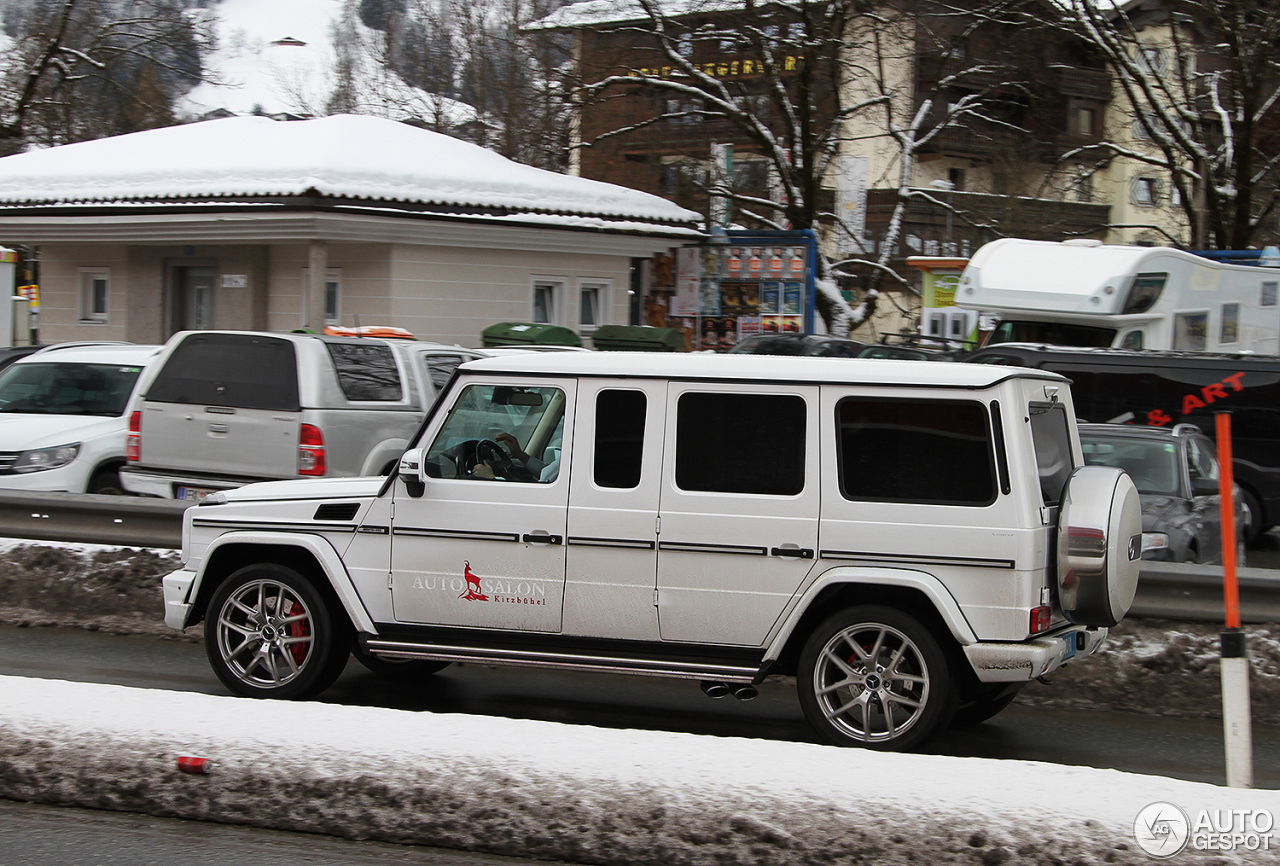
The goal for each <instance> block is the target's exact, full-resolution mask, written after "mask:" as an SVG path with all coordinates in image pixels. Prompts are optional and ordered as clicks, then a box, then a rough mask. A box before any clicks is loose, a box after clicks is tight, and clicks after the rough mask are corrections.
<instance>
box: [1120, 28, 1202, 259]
mask: <svg viewBox="0 0 1280 866" xmlns="http://www.w3.org/2000/svg"><path fill="white" fill-rule="evenodd" d="M1141 38H1142V42H1143V45H1144V46H1145V48H1146V49H1147V50H1150V51H1152V52H1156V53H1158V55H1159V56H1160V57H1162V58H1163V62H1164V63H1165V64H1167V68H1168V69H1170V70H1172V68H1173V66H1174V65H1175V64H1176V62H1177V58H1178V54H1177V52H1175V50H1174V47H1173V42H1172V34H1171V33H1170V29H1169V27H1168V26H1167V24H1158V25H1154V26H1147V27H1145V28H1144V29H1143V30H1142V34H1141ZM1185 38H1186V37H1184V40H1185ZM1170 74H1172V73H1170ZM1138 110H1142V109H1141V108H1135V106H1134V105H1133V104H1132V103H1131V102H1130V101H1129V99H1128V97H1127V96H1126V95H1125V93H1124V91H1123V88H1122V87H1121V86H1120V82H1119V81H1117V82H1116V85H1115V99H1113V100H1112V102H1111V106H1110V111H1109V112H1108V116H1107V127H1108V132H1109V134H1110V136H1111V138H1112V140H1113V141H1115V142H1116V144H1117V145H1119V146H1121V147H1124V148H1127V149H1131V150H1133V151H1135V152H1137V153H1149V154H1151V156H1152V157H1153V158H1156V159H1163V155H1162V154H1161V153H1160V151H1159V149H1158V148H1157V147H1156V146H1155V144H1154V143H1153V142H1151V141H1149V140H1145V139H1143V138H1142V137H1140V135H1139V134H1137V133H1138V129H1137V127H1138V124H1137V122H1136V120H1135V118H1136V111H1138ZM1150 181H1154V182H1155V183H1156V184H1157V185H1158V187H1159V189H1158V196H1157V198H1156V201H1154V202H1148V201H1145V200H1144V199H1145V195H1144V194H1141V193H1139V186H1140V185H1148V183H1149V182H1150ZM1099 184H1100V185H1101V186H1102V187H1104V189H1105V192H1104V193H1103V195H1104V196H1105V197H1106V200H1107V201H1109V202H1111V222H1112V223H1113V224H1114V225H1116V226H1131V227H1129V228H1113V229H1112V230H1111V232H1110V234H1109V236H1108V237H1107V241H1108V242H1109V243H1117V244H1133V243H1142V244H1146V245H1155V246H1168V245H1171V244H1172V243H1174V240H1175V239H1176V240H1177V241H1179V242H1182V243H1186V242H1188V241H1189V240H1190V237H1191V233H1190V231H1189V228H1188V226H1187V223H1186V219H1185V217H1184V215H1183V213H1182V210H1181V208H1180V207H1179V206H1177V205H1176V203H1175V200H1174V199H1173V196H1172V193H1173V184H1172V178H1171V177H1170V176H1169V172H1168V171H1165V170H1163V169H1160V168H1158V167H1156V166H1152V165H1148V164H1146V163H1143V162H1140V161H1138V160H1135V159H1129V158H1126V157H1117V158H1115V159H1113V160H1112V161H1111V164H1110V165H1109V166H1108V167H1107V169H1106V170H1105V171H1104V172H1103V173H1101V176H1100V178H1099ZM1148 188H1149V186H1148Z"/></svg>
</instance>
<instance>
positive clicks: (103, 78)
mask: <svg viewBox="0 0 1280 866" xmlns="http://www.w3.org/2000/svg"><path fill="white" fill-rule="evenodd" d="M9 12H10V13H11V14H10V16H9V17H8V18H7V20H6V24H7V26H9V27H10V28H11V29H12V31H13V34H14V38H15V43H16V44H15V47H14V50H13V51H12V52H11V53H9V54H8V55H7V56H6V58H5V61H4V68H3V70H2V73H0V148H2V149H3V150H5V151H6V152H14V151H17V150H21V149H23V148H24V147H26V146H27V145H29V144H30V143H40V144H46V145H53V144H63V143H66V142H70V141H81V140H84V139H89V138H97V137H101V136H105V135H116V134H120V133H124V132H132V131H135V130H137V129H146V128H151V127H154V126H163V125H167V124H169V123H172V122H173V112H172V108H173V102H174V100H175V99H176V98H177V96H179V95H181V94H182V93H184V92H185V91H186V90H187V89H188V88H190V87H191V86H193V85H194V84H195V83H197V82H198V81H199V80H200V77H201V73H202V57H203V53H204V52H205V51H206V50H207V48H208V47H209V44H210V37H209V36H208V34H207V32H205V31H204V30H203V29H202V28H201V27H200V26H199V25H198V22H197V21H196V20H194V19H192V18H191V17H190V16H188V15H187V14H186V7H185V4H184V3H183V2H182V0H34V2H32V3H30V4H28V5H27V6H26V7H17V6H11V7H10V8H9Z"/></svg>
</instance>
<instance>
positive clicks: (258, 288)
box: [16, 243, 630, 346]
mask: <svg viewBox="0 0 1280 866" xmlns="http://www.w3.org/2000/svg"><path fill="white" fill-rule="evenodd" d="M478 249H482V244H478V245H477V246H475V247H453V246H427V245H417V244H343V243H334V244H328V245H326V247H325V251H326V254H327V257H328V269H329V270H330V271H331V272H335V271H336V273H337V275H338V278H339V282H340V287H341V288H340V293H339V320H338V321H339V324H341V325H345V326H353V325H356V324H360V325H375V326H376V325H387V326H394V327H401V328H406V329H407V330H409V331H410V332H412V333H413V334H414V335H415V336H417V337H418V338H419V339H422V340H436V341H440V342H445V343H450V344H452V343H458V344H461V345H464V346H479V345H480V343H481V333H482V331H483V330H484V328H486V327H487V326H489V325H492V324H495V323H497V322H508V321H521V322H524V321H531V320H532V317H533V294H534V282H535V279H537V278H547V279H549V280H552V281H555V282H557V283H558V284H559V285H560V286H561V289H560V295H559V297H558V300H557V304H556V307H557V311H556V316H555V319H556V322H555V323H556V324H561V325H565V326H567V327H569V328H570V329H572V330H574V331H577V332H580V333H583V335H584V336H586V335H587V334H589V332H590V330H591V328H589V327H588V328H583V327H582V326H581V324H580V313H581V310H580V307H579V293H580V288H581V286H582V284H583V283H584V282H590V283H592V284H596V285H600V286H602V287H606V291H605V293H604V295H605V296H604V297H603V298H602V307H603V308H602V311H601V314H600V318H601V319H602V321H600V322H598V324H605V323H613V324H626V323H627V322H628V317H629V295H628V290H629V288H630V274H629V270H630V258H629V257H627V256H624V255H620V254H599V255H597V254H586V253H580V254H573V253H561V252H542V251H538V250H507V249H489V250H483V252H482V254H478V253H477V250H478ZM40 254H41V265H40V285H41V303H42V312H41V318H40V337H41V339H42V341H43V342H46V343H51V342H62V341H67V340H128V341H131V342H136V343H161V342H164V340H166V339H167V338H168V337H169V336H170V335H171V334H172V333H173V331H174V330H175V328H174V317H173V302H172V296H173V282H174V279H175V269H176V268H181V267H190V266H197V267H206V266H207V267H212V268H213V269H214V271H215V274H216V276H215V287H214V319H213V326H214V327H215V328H228V329H241V330H270V331H282V332H283V331H290V330H293V329H295V328H301V327H304V326H305V324H306V318H305V315H304V309H305V308H304V305H303V280H304V273H305V270H306V268H307V267H308V264H309V245H308V244H306V243H297V244H276V245H268V244H256V245H238V246H231V245H225V246H219V245H204V246H155V247H152V246H140V245H123V244H44V245H42V246H41V248H40ZM83 268H102V269H106V270H107V273H108V274H109V278H110V298H109V309H108V315H107V320H106V322H104V323H89V322H85V321H82V319H81V310H80V305H81V301H80V274H81V269H83ZM224 276H231V277H233V279H230V280H227V281H225V282H227V283H229V284H228V285H224V280H223V277H224ZM241 277H243V279H241ZM240 283H244V285H243V286H241V285H239V284H240ZM19 310H21V308H19ZM16 328H17V331H18V334H19V338H20V339H22V338H23V337H24V335H25V333H26V328H27V322H26V318H25V316H23V315H21V314H19V316H18V321H17V325H16ZM584 342H585V343H586V344H587V345H590V343H589V340H584Z"/></svg>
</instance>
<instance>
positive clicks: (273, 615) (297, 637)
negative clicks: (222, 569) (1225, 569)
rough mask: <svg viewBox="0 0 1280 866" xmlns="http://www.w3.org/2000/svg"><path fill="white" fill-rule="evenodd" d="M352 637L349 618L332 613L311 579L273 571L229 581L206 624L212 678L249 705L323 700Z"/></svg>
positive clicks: (265, 566)
mask: <svg viewBox="0 0 1280 866" xmlns="http://www.w3.org/2000/svg"><path fill="white" fill-rule="evenodd" d="M280 611H283V616H282V615H281V614H280ZM352 633H353V630H352V628H351V623H350V622H349V621H348V620H347V617H346V614H345V613H344V612H342V611H341V610H332V609H330V607H329V605H328V604H327V603H326V602H325V599H324V596H322V595H321V594H320V592H319V591H318V590H317V589H316V588H315V587H314V586H312V585H311V583H310V582H309V581H308V580H307V579H306V578H304V577H303V576H302V575H300V574H298V573H297V572H296V571H294V570H293V569H291V568H286V567H285V566H283V565H275V564H272V563H262V564H259V565H247V566H245V567H244V568H241V569H239V570H238V571H236V572H235V573H233V574H232V575H231V576H230V577H228V578H227V579H226V580H224V581H223V582H222V584H221V585H220V586H219V587H218V588H217V590H216V591H215V592H214V593H213V597H212V598H211V599H209V610H208V612H207V614H206V616H205V620H204V645H205V652H206V653H207V654H208V656H209V664H210V665H211V666H212V667H213V672H214V673H215V674H217V676H218V679H220V680H221V681H222V684H223V685H224V686H226V687H227V688H228V689H230V690H231V691H232V692H233V693H235V694H237V695H240V696H242V697H246V698H277V699H280V700H303V699H306V698H310V697H314V696H315V695H318V694H320V692H322V691H324V690H325V689H327V688H329V686H331V685H333V681H334V680H336V679H337V678H338V675H339V674H341V673H342V669H343V668H344V667H345V666H346V664H347V659H348V658H349V657H350V648H351V636H352Z"/></svg>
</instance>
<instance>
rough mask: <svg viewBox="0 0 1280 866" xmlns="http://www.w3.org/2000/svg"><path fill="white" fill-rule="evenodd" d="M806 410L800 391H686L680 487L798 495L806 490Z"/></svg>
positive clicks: (679, 428) (679, 410)
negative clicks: (773, 392)
mask: <svg viewBox="0 0 1280 866" xmlns="http://www.w3.org/2000/svg"><path fill="white" fill-rule="evenodd" d="M805 411H806V407H805V400H804V398H803V397H801V396H799V395H798V394H741V393H734V394H718V393H709V392H701V391H690V392H687V393H685V394H681V395H680V399H679V400H678V401H677V403H676V486H677V487H679V488H680V489H681V490H690V491H699V492H702V491H705V492H708V493H750V494H757V495H772V496H795V495H796V494H798V493H800V492H801V491H802V490H804V465H805V463H804V461H805V453H804V446H805Z"/></svg>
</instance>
